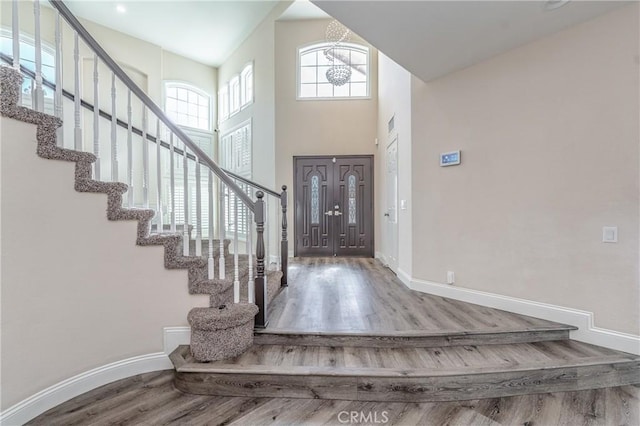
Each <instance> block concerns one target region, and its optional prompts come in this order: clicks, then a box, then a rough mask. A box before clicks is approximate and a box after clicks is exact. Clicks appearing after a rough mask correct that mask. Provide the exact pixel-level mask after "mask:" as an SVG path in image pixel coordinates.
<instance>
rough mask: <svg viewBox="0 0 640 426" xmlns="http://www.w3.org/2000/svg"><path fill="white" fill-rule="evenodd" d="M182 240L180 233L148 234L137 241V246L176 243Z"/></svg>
mask: <svg viewBox="0 0 640 426" xmlns="http://www.w3.org/2000/svg"><path fill="white" fill-rule="evenodd" d="M181 242H182V235H180V234H178V233H174V234H168V233H167V234H149V235H147V236H146V237H142V238H140V239H139V240H138V241H137V244H138V245H139V246H161V245H165V244H174V245H177V244H179V243H181Z"/></svg>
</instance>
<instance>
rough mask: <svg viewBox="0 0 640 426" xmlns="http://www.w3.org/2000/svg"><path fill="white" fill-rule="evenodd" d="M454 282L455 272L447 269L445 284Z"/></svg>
mask: <svg viewBox="0 0 640 426" xmlns="http://www.w3.org/2000/svg"><path fill="white" fill-rule="evenodd" d="M454 282H456V274H455V273H454V272H453V271H447V284H453V283H454Z"/></svg>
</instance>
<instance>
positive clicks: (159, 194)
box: [156, 118, 164, 234]
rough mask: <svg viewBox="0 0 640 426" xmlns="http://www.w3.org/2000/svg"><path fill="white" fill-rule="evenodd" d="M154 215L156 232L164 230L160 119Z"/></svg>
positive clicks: (157, 139) (157, 130) (157, 135)
mask: <svg viewBox="0 0 640 426" xmlns="http://www.w3.org/2000/svg"><path fill="white" fill-rule="evenodd" d="M156 179H157V183H156V196H157V197H158V199H157V200H156V215H157V216H158V222H157V225H156V226H157V227H158V234H160V233H162V231H164V229H163V228H164V220H163V217H162V142H161V138H160V119H159V118H158V122H157V124H156Z"/></svg>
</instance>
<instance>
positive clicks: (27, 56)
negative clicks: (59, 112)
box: [0, 28, 56, 114]
mask: <svg viewBox="0 0 640 426" xmlns="http://www.w3.org/2000/svg"><path fill="white" fill-rule="evenodd" d="M40 51H41V59H42V77H43V78H44V79H46V80H48V81H50V82H51V83H55V81H56V77H55V71H56V69H55V57H54V55H55V49H54V48H53V47H51V46H48V45H46V44H45V43H44V42H43V43H42V48H41V50H40ZM0 52H2V53H3V54H5V55H7V56H9V57H12V58H13V56H12V55H13V34H12V33H11V31H10V30H7V29H5V28H2V29H1V35H0ZM35 52H36V48H35V41H34V40H33V39H31V38H29V37H28V36H26V35H21V36H20V65H22V66H23V67H25V68H27V69H28V70H30V71H33V72H35V70H36V66H35V56H36V53H35ZM34 86H35V81H34V80H31V79H30V78H29V77H27V76H25V77H24V79H23V81H22V88H21V101H20V102H21V105H23V106H26V107H28V108H31V107H32V105H33V98H32V91H33V90H34ZM43 93H44V112H46V113H47V114H54V106H53V97H54V91H53V89H50V88H49V87H47V86H44V87H43Z"/></svg>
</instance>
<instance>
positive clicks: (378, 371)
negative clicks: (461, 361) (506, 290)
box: [176, 355, 640, 383]
mask: <svg viewBox="0 0 640 426" xmlns="http://www.w3.org/2000/svg"><path fill="white" fill-rule="evenodd" d="M183 359H184V358H183ZM564 361H565V362H558V361H555V362H554V363H553V364H551V365H550V363H549V362H537V363H527V364H521V365H516V366H513V365H502V366H498V365H493V366H490V367H480V368H478V367H472V368H469V369H464V368H462V367H460V368H456V369H453V368H447V369H436V370H434V369H426V368H421V369H399V368H375V367H318V366H271V367H269V368H265V366H262V365H243V366H238V365H236V364H217V365H216V366H212V365H210V366H207V367H202V366H201V364H195V363H189V362H186V363H184V364H182V365H180V366H179V367H177V368H176V372H178V373H187V374H189V373H208V374H244V375H280V376H329V377H388V378H393V377H395V378H428V377H455V376H470V375H486V374H507V373H526V372H530V371H540V370H545V371H549V370H557V369H565V368H581V367H582V368H584V367H592V366H597V365H625V364H629V365H632V366H637V367H640V357H637V358H635V359H630V358H625V357H621V356H619V355H608V356H603V357H586V358H582V359H579V360H564ZM638 383H640V369H639V370H638Z"/></svg>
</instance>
